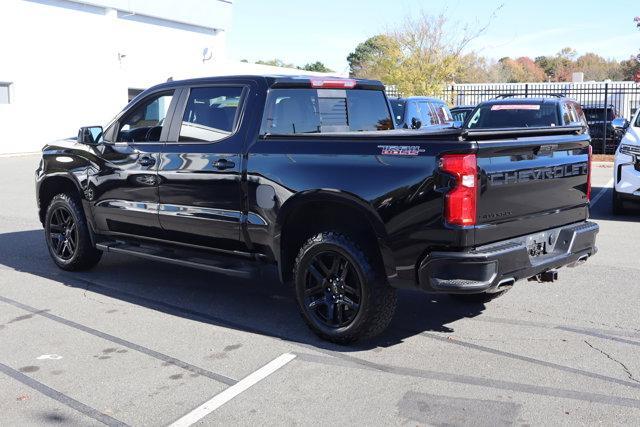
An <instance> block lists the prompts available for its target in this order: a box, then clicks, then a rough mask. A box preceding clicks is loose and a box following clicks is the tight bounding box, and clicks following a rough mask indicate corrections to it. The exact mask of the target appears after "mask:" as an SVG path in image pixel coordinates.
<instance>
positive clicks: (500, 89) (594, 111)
mask: <svg viewBox="0 0 640 427" xmlns="http://www.w3.org/2000/svg"><path fill="white" fill-rule="evenodd" d="M503 94H510V95H513V96H517V97H529V98H531V97H544V96H555V95H561V96H566V97H568V98H573V99H575V100H576V101H578V102H579V103H580V104H581V105H582V107H583V109H584V110H586V111H585V112H586V113H587V118H588V121H589V131H590V133H591V137H592V141H593V142H592V144H593V147H594V151H595V152H599V153H612V152H614V151H615V148H616V146H617V144H618V143H619V140H620V136H621V135H620V133H616V132H614V131H613V128H612V126H611V120H612V119H613V118H615V117H617V116H620V117H624V118H626V119H627V120H631V119H632V118H633V115H634V114H635V112H636V111H637V110H638V109H639V108H640V84H638V83H629V82H611V83H607V82H602V83H508V84H459V85H450V86H447V87H446V89H445V90H444V93H443V94H442V95H441V98H442V99H444V100H445V101H446V102H447V103H448V104H449V105H451V106H457V105H477V104H478V103H480V102H483V101H487V100H489V99H492V98H495V97H496V96H498V95H503ZM605 107H606V108H605Z"/></svg>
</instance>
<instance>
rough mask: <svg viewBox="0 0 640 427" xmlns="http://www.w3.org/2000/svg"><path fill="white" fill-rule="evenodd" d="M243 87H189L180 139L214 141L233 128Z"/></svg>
mask: <svg viewBox="0 0 640 427" xmlns="http://www.w3.org/2000/svg"><path fill="white" fill-rule="evenodd" d="M242 91H243V88H242V87H219V86H216V87H196V88H193V89H191V92H190V94H189V99H188V100H187V105H186V107H185V110H184V114H183V116H182V124H181V126H180V137H179V141H180V142H215V141H219V140H221V139H224V138H226V137H228V136H229V135H231V134H232V133H233V131H234V129H235V127H236V122H237V119H238V110H239V107H240V102H241V98H242Z"/></svg>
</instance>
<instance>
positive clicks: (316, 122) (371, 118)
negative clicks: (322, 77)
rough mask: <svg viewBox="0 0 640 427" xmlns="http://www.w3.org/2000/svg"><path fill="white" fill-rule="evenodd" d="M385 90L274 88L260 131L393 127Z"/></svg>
mask: <svg viewBox="0 0 640 427" xmlns="http://www.w3.org/2000/svg"><path fill="white" fill-rule="evenodd" d="M392 120H393V119H392V116H391V112H390V111H389V105H388V103H387V100H386V98H385V96H384V93H383V92H382V91H377V90H345V89H271V90H270V91H269V95H268V97H267V102H266V106H265V113H264V117H263V120H262V130H261V134H262V135H266V134H277V135H290V134H313V133H331V132H361V131H376V130H387V129H393V122H392Z"/></svg>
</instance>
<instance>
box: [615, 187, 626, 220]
mask: <svg viewBox="0 0 640 427" xmlns="http://www.w3.org/2000/svg"><path fill="white" fill-rule="evenodd" d="M612 204H613V213H614V214H616V215H622V214H624V212H625V209H624V201H623V200H622V198H621V197H620V194H618V192H617V191H616V188H615V187H614V188H613V199H612Z"/></svg>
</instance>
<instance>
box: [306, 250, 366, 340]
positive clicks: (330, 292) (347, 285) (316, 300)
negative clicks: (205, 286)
mask: <svg viewBox="0 0 640 427" xmlns="http://www.w3.org/2000/svg"><path fill="white" fill-rule="evenodd" d="M305 283H306V287H305V297H304V304H305V305H306V306H307V307H308V309H309V311H310V312H311V313H312V314H313V316H314V317H315V318H316V320H317V321H319V322H320V323H322V324H324V325H325V326H328V327H330V328H341V327H344V326H347V325H349V324H350V323H351V322H352V321H353V319H354V318H355V317H356V315H357V314H358V310H359V309H360V301H361V298H362V283H361V280H360V277H359V276H358V274H357V272H356V271H355V269H354V267H353V265H352V264H351V262H350V261H349V260H348V259H347V258H346V257H345V256H343V255H342V254H340V253H338V252H334V251H325V252H320V253H318V254H316V255H315V256H314V257H313V259H312V260H311V262H310V263H309V266H308V268H307V271H306V277H305Z"/></svg>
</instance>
